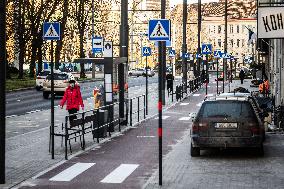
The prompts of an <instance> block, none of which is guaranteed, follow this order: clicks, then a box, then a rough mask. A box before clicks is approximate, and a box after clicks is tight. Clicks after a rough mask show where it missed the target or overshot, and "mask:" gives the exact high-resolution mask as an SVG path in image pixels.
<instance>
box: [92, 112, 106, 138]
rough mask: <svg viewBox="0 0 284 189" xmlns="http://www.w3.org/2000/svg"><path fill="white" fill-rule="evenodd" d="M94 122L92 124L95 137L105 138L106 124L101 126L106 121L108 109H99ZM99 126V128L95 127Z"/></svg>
mask: <svg viewBox="0 0 284 189" xmlns="http://www.w3.org/2000/svg"><path fill="white" fill-rule="evenodd" d="M96 116H98V117H97V121H96V124H95V125H94V129H95V130H94V137H95V138H105V137H106V136H107V126H104V127H102V126H103V125H105V124H107V121H108V111H107V110H99V111H98V115H96ZM98 127H100V128H99V129H97V128H98Z"/></svg>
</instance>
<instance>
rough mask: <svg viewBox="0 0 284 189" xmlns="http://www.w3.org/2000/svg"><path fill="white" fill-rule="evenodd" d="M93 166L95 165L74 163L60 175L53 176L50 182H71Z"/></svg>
mask: <svg viewBox="0 0 284 189" xmlns="http://www.w3.org/2000/svg"><path fill="white" fill-rule="evenodd" d="M93 165H95V163H76V164H74V165H72V166H71V167H69V168H67V169H65V170H64V171H62V172H61V173H59V174H57V175H55V176H54V177H52V178H51V179H49V180H50V181H71V180H72V179H73V178H75V177H76V176H78V175H80V174H81V173H83V172H84V171H86V170H87V169H89V168H90V167H92V166H93Z"/></svg>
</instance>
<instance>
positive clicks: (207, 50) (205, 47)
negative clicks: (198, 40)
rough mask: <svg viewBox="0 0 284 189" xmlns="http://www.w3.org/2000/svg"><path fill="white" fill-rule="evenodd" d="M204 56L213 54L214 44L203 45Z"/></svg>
mask: <svg viewBox="0 0 284 189" xmlns="http://www.w3.org/2000/svg"><path fill="white" fill-rule="evenodd" d="M201 49H202V54H206V55H208V54H211V53H212V44H202V47H201Z"/></svg>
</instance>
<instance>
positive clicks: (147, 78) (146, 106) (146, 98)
mask: <svg viewBox="0 0 284 189" xmlns="http://www.w3.org/2000/svg"><path fill="white" fill-rule="evenodd" d="M146 115H148V56H146Z"/></svg>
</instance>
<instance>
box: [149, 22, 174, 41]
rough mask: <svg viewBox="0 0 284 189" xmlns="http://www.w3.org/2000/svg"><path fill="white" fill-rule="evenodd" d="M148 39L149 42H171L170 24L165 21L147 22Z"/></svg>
mask: <svg viewBox="0 0 284 189" xmlns="http://www.w3.org/2000/svg"><path fill="white" fill-rule="evenodd" d="M148 37H149V40H150V41H168V40H171V22H170V20H167V19H155V20H149V23H148Z"/></svg>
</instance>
